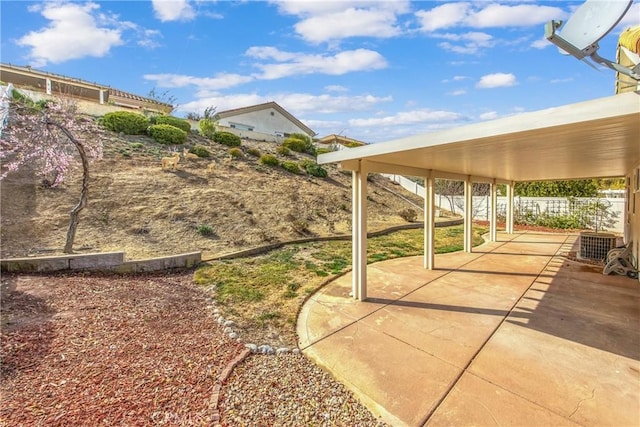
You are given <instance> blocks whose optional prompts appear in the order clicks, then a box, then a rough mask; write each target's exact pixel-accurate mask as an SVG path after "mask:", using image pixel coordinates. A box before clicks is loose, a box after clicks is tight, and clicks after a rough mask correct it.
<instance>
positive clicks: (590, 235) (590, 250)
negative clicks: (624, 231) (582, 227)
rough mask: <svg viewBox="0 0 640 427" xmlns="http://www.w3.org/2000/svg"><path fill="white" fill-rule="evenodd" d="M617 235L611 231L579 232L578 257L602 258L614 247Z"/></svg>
mask: <svg viewBox="0 0 640 427" xmlns="http://www.w3.org/2000/svg"><path fill="white" fill-rule="evenodd" d="M616 240H617V237H616V236H615V234H611V233H594V232H582V233H580V258H583V259H593V260H603V259H606V258H607V252H609V251H610V250H611V249H613V248H615V247H616Z"/></svg>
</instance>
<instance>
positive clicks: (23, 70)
mask: <svg viewBox="0 0 640 427" xmlns="http://www.w3.org/2000/svg"><path fill="white" fill-rule="evenodd" d="M0 70H6V71H14V72H16V73H20V74H26V75H31V76H34V77H40V78H45V79H46V78H52V79H55V80H59V81H63V82H68V83H75V84H79V85H82V86H88V87H91V88H95V89H108V88H109V86H106V85H101V84H99V83H95V82H90V81H87V80H82V79H76V78H74V77H68V76H63V75H62V74H55V73H49V72H46V71H39V70H34V69H33V68H31V67H29V66H26V67H20V66H18V65H12V64H0Z"/></svg>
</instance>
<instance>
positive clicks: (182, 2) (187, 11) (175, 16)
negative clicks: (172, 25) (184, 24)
mask: <svg viewBox="0 0 640 427" xmlns="http://www.w3.org/2000/svg"><path fill="white" fill-rule="evenodd" d="M151 3H152V5H153V11H154V12H155V15H156V17H157V18H158V19H159V20H160V21H162V22H168V21H188V20H190V19H193V18H194V17H195V16H196V14H195V11H194V10H193V8H192V7H191V5H190V4H189V1H188V0H151Z"/></svg>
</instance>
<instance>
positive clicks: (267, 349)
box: [258, 344, 274, 354]
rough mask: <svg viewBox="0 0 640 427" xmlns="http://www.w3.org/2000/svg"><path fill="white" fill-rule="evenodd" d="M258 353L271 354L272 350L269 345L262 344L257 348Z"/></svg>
mask: <svg viewBox="0 0 640 427" xmlns="http://www.w3.org/2000/svg"><path fill="white" fill-rule="evenodd" d="M258 353H262V354H273V353H274V351H273V348H272V347H271V346H270V345H266V344H263V345H261V346H260V347H258Z"/></svg>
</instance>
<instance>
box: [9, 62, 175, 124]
mask: <svg viewBox="0 0 640 427" xmlns="http://www.w3.org/2000/svg"><path fill="white" fill-rule="evenodd" d="M0 80H1V81H3V82H5V83H13V85H14V86H16V87H24V88H27V89H34V90H37V91H41V92H45V93H47V94H50V95H51V94H54V93H61V94H64V95H69V96H71V97H77V98H82V99H87V100H90V101H94V102H98V103H107V102H108V101H109V97H112V98H115V99H114V101H115V100H119V99H127V100H131V101H135V103H133V104H131V105H128V106H131V107H135V108H141V107H142V108H144V107H147V106H156V107H157V109H158V110H160V111H164V112H170V111H171V110H173V105H171V104H167V103H164V102H160V101H157V100H155V99H152V98H147V97H144V96H139V95H136V94H133V93H129V92H125V91H122V90H119V89H114V88H112V87H110V86H108V85H103V84H100V83H95V82H90V81H87V80H82V79H78V78H75V77H68V76H63V75H61V74H55V73H49V72H46V71H40V70H34V69H33V68H31V67H29V66H26V67H21V66H17V65H12V64H4V63H0ZM47 82H48V83H47Z"/></svg>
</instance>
